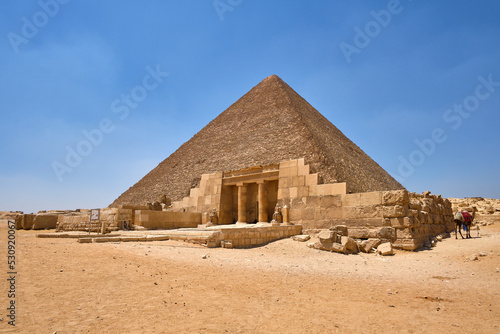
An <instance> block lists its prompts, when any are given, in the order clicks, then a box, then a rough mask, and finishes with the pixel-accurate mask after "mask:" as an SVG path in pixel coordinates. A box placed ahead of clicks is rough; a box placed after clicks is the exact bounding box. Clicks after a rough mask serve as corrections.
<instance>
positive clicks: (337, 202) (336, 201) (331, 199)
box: [309, 188, 342, 208]
mask: <svg viewBox="0 0 500 334" xmlns="http://www.w3.org/2000/svg"><path fill="white" fill-rule="evenodd" d="M309 189H310V188H309ZM320 205H321V207H322V208H328V207H331V206H335V207H340V206H342V195H328V196H322V197H320Z"/></svg>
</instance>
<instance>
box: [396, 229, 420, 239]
mask: <svg viewBox="0 0 500 334" xmlns="http://www.w3.org/2000/svg"><path fill="white" fill-rule="evenodd" d="M416 235H417V233H415V232H414V230H413V229H411V228H403V229H398V230H396V236H397V239H413V238H414V237H415V236H416Z"/></svg>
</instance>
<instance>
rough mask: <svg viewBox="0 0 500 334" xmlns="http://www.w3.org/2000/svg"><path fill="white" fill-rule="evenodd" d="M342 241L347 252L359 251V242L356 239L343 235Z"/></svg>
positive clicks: (354, 252)
mask: <svg viewBox="0 0 500 334" xmlns="http://www.w3.org/2000/svg"><path fill="white" fill-rule="evenodd" d="M340 243H341V244H342V246H344V252H345V253H346V254H357V253H359V250H358V243H357V242H356V241H354V239H352V238H349V237H345V236H342V238H341V241H340Z"/></svg>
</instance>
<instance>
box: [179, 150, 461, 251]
mask: <svg viewBox="0 0 500 334" xmlns="http://www.w3.org/2000/svg"><path fill="white" fill-rule="evenodd" d="M318 181H319V176H318V174H317V173H310V171H309V166H308V165H307V164H305V161H304V159H298V160H290V161H284V162H281V163H279V164H276V165H269V166H257V167H251V168H246V169H242V170H237V171H226V172H219V173H214V174H204V175H202V176H201V182H200V187H199V188H194V189H191V192H190V196H188V197H185V198H184V199H183V200H182V201H178V202H173V203H172V209H171V210H173V211H181V212H193V213H194V212H198V213H206V214H205V215H204V218H203V223H206V222H207V221H208V213H209V212H211V211H212V210H216V211H217V212H219V219H218V223H219V224H222V225H226V224H232V223H252V222H253V223H257V222H260V223H263V222H269V221H271V220H272V219H273V214H274V213H275V207H276V206H278V207H280V208H283V207H285V206H286V207H287V220H289V222H290V223H292V224H300V225H302V226H303V228H304V229H305V230H315V229H324V228H330V227H332V226H334V225H346V226H347V227H348V229H349V236H350V237H353V238H359V239H368V238H379V239H382V240H387V241H390V242H392V243H393V244H394V247H396V248H401V249H408V250H414V249H417V248H419V247H421V246H422V245H423V244H424V243H425V242H426V241H427V240H428V239H429V237H432V236H435V235H437V234H440V233H444V232H449V231H451V230H453V220H452V210H451V203H450V202H449V201H448V200H447V199H443V198H441V197H440V196H435V195H430V194H428V193H426V194H425V195H420V194H415V193H410V192H408V191H407V190H393V191H374V192H364V193H354V194H347V192H346V190H347V185H346V183H345V182H342V183H330V184H319V182H318ZM280 219H282V218H280ZM281 222H282V220H280V221H279V223H281Z"/></svg>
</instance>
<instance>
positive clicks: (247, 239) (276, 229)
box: [218, 225, 302, 247]
mask: <svg viewBox="0 0 500 334" xmlns="http://www.w3.org/2000/svg"><path fill="white" fill-rule="evenodd" d="M218 231H220V234H219V235H218V239H219V240H220V243H221V246H222V247H251V246H258V245H262V244H265V243H268V242H271V241H274V240H278V239H282V238H288V237H290V236H293V235H297V234H301V233H302V226H300V225H281V226H255V225H254V226H252V225H250V226H249V227H246V228H241V227H238V228H221V229H219V230H218Z"/></svg>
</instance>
